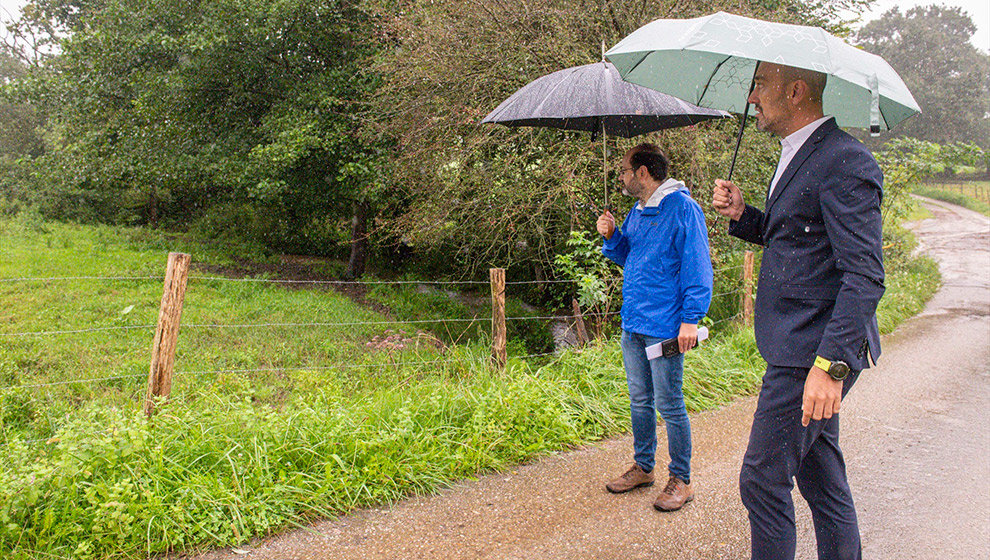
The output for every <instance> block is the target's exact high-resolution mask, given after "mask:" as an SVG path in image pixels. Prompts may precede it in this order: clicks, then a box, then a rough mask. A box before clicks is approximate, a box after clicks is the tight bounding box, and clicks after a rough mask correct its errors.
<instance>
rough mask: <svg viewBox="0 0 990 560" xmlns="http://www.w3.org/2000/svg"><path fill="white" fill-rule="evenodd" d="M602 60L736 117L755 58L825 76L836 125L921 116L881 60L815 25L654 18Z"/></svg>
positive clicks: (880, 124) (883, 125)
mask: <svg viewBox="0 0 990 560" xmlns="http://www.w3.org/2000/svg"><path fill="white" fill-rule="evenodd" d="M605 57H606V58H607V59H608V60H609V61H611V62H612V63H613V64H615V66H616V68H617V69H618V71H619V73H620V74H622V77H623V79H625V80H628V81H630V82H632V83H635V84H639V85H642V86H646V87H649V88H652V89H655V90H657V91H660V92H663V93H667V94H670V95H674V96H676V97H679V98H681V99H686V100H687V101H689V102H691V103H696V104H698V105H700V106H702V107H711V108H716V109H724V110H727V111H732V112H736V113H742V112H743V111H744V107H745V106H746V97H747V96H748V92H749V88H750V82H751V81H752V77H753V74H754V72H755V70H756V64H757V62H758V61H766V62H772V63H775V64H782V65H786V66H794V67H798V68H805V69H809V70H816V71H818V72H823V73H825V74H827V75H828V83H827V85H826V87H825V92H824V95H823V98H822V104H823V109H824V111H825V114H827V115H832V116H834V117H835V119H836V122H837V123H838V125H839V126H846V127H861V128H866V127H869V128H870V130H871V132H873V133H879V132H880V130H889V129H890V128H891V127H892V126H894V125H896V124H897V123H899V122H901V121H903V120H904V119H906V118H908V117H910V116H911V115H914V114H916V113H920V112H921V109H920V108H919V107H918V103H917V102H916V101H915V100H914V97H913V96H912V95H911V92H910V91H908V88H907V86H905V85H904V81H903V80H901V78H900V77H899V76H898V75H897V73H896V72H894V69H893V68H891V67H890V65H889V64H887V62H886V61H884V60H883V59H882V58H880V57H879V56H876V55H873V54H870V53H868V52H866V51H863V50H860V49H857V48H856V47H853V46H852V45H849V44H848V43H846V42H844V41H842V40H841V39H838V38H836V37H834V36H832V35H830V34H828V33H826V32H825V31H824V30H822V29H819V28H817V27H806V26H800V25H790V24H785V23H773V22H766V21H761V20H758V19H751V18H746V17H742V16H736V15H733V14H727V13H724V12H718V13H716V14H712V15H710V16H705V17H700V18H694V19H680V20H678V19H659V20H656V21H654V22H652V23H648V24H646V25H644V26H643V27H640V28H639V29H637V30H636V31H634V32H633V33H632V34H630V35H629V36H627V37H626V38H625V39H623V40H622V41H620V42H619V44H617V45H615V46H614V47H612V49H611V50H609V51H608V52H607V53H605ZM672 76H676V79H672V78H671V77H672ZM747 108H748V107H747Z"/></svg>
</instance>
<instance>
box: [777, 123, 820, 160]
mask: <svg viewBox="0 0 990 560" xmlns="http://www.w3.org/2000/svg"><path fill="white" fill-rule="evenodd" d="M831 118H832V117H829V116H825V117H822V118H820V119H818V120H816V121H814V122H810V123H808V124H806V125H804V126H802V127H801V128H799V129H798V130H797V131H795V132H792V133H791V134H790V135H788V136H787V137H786V138H781V139H780V146H781V150H783V151H791V152H796V151H798V150H799V149H801V146H803V145H804V143H805V142H807V141H808V138H809V137H811V135H812V134H813V133H814V132H815V131H816V130H818V127H820V126H821V125H823V124H825V121H827V120H829V119H831Z"/></svg>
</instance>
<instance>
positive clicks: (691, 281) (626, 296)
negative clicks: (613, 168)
mask: <svg viewBox="0 0 990 560" xmlns="http://www.w3.org/2000/svg"><path fill="white" fill-rule="evenodd" d="M668 166H669V162H668V161H667V158H666V157H665V156H664V154H663V152H661V151H660V149H659V148H658V147H657V146H654V145H652V144H640V145H639V146H636V147H635V148H633V149H631V150H629V151H628V152H627V153H626V155H625V157H623V158H622V167H621V168H620V170H619V179H620V180H621V181H622V184H623V187H624V188H623V192H624V193H626V194H628V195H630V196H634V197H636V198H638V199H639V203H638V204H636V206H635V207H634V208H632V209H631V210H630V211H629V214H628V215H627V216H626V220H625V222H623V224H622V228H621V229H619V230H616V229H615V218H614V217H613V216H612V214H611V213H610V212H608V211H606V212H605V213H604V214H602V215H601V216H600V217H599V218H598V224H597V228H598V232H599V233H600V234H602V236H603V237H604V238H605V244H604V247H603V248H602V253H604V254H605V256H606V257H608V258H610V259H612V260H613V261H615V262H616V263H617V264H618V265H619V266H621V267H623V280H622V361H623V363H624V365H625V369H626V382H627V384H628V386H629V400H630V412H631V414H632V430H633V449H634V459H635V463H634V464H633V465H632V467H630V468H629V470H627V471H626V472H625V473H624V474H623V475H622V476H620V477H619V478H617V479H615V480H613V481H611V482H609V483H608V484H606V485H605V487H606V488H607V489H608V491H609V492H612V493H616V494H618V493H623V492H628V491H630V490H632V489H634V488H638V487H640V486H651V485H652V484H653V482H654V478H655V476H654V473H653V467H654V465H655V463H656V457H655V455H656V447H657V434H656V429H657V412H658V411H659V412H660V417H661V418H663V421H664V424H665V425H666V427H667V450H668V452H669V454H670V464H669V466H668V471H669V477H668V480H667V484H666V485H665V487H664V489H663V491H661V492H660V495H659V496H658V497H657V499H656V501H655V502H654V504H653V507H655V508H656V509H658V510H660V511H674V510H678V509H680V508H681V507H682V506H683V505H684V504H685V503H687V502H689V501H691V500H693V499H694V491H693V490H692V488H691V424H690V421H689V420H688V415H687V410H686V409H685V407H684V392H683V390H682V381H683V377H684V352H686V351H687V350H688V349H690V348H691V347H693V346H694V345H695V344H696V343H697V340H698V322H699V321H700V320H701V318H702V317H704V316H705V314H706V313H707V312H708V305H709V303H711V298H712V263H711V255H710V254H709V251H708V231H707V229H706V228H705V216H704V214H703V213H702V211H701V207H700V206H698V203H697V202H695V201H694V200H693V199H692V198H691V195H690V193H689V192H688V190H687V188H685V187H684V183H682V182H680V181H676V180H674V179H669V178H668V177H667V168H668ZM671 338H676V339H677V341H678V346H679V348H680V351H681V353H679V354H677V355H675V356H672V357H664V356H659V357H656V358H653V359H652V360H651V359H649V358H647V355H646V347H647V346H651V345H654V344H657V343H659V342H661V341H662V340H665V339H671Z"/></svg>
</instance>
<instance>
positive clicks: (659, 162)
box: [629, 142, 670, 181]
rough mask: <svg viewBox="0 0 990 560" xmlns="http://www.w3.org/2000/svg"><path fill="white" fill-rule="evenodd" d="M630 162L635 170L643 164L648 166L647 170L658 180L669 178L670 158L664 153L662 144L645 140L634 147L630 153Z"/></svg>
mask: <svg viewBox="0 0 990 560" xmlns="http://www.w3.org/2000/svg"><path fill="white" fill-rule="evenodd" d="M629 164H630V165H631V166H632V168H633V171H634V172H635V171H636V170H637V169H639V168H640V167H641V166H646V171H648V172H649V174H650V177H653V179H655V180H657V181H666V180H667V169H668V168H669V167H670V160H669V159H667V156H665V155H664V154H663V151H662V150H661V149H660V146H657V145H656V144H650V143H649V142H644V143H642V144H640V145H638V146H636V147H635V148H633V149H632V151H631V154H630V155H629Z"/></svg>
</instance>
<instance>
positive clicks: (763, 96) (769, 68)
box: [748, 62, 826, 137]
mask: <svg viewBox="0 0 990 560" xmlns="http://www.w3.org/2000/svg"><path fill="white" fill-rule="evenodd" d="M825 81H826V78H825V74H822V73H821V72H815V71H814V70H805V69H803V68H795V67H793V66H784V65H782V64H773V63H770V62H761V63H760V64H759V65H758V66H757V68H756V73H755V74H753V91H752V92H751V93H750V95H749V98H748V100H749V102H750V103H752V104H753V105H754V106H755V108H756V123H757V126H759V127H760V128H761V129H762V130H766V131H768V132H772V133H774V134H777V135H779V136H781V137H785V136H788V135H789V134H791V133H792V132H794V131H796V130H798V129H800V128H801V127H803V126H805V125H807V124H809V123H812V122H814V121H816V120H818V119H820V118H821V117H822V116H823V113H822V93H823V92H824V91H825Z"/></svg>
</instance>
